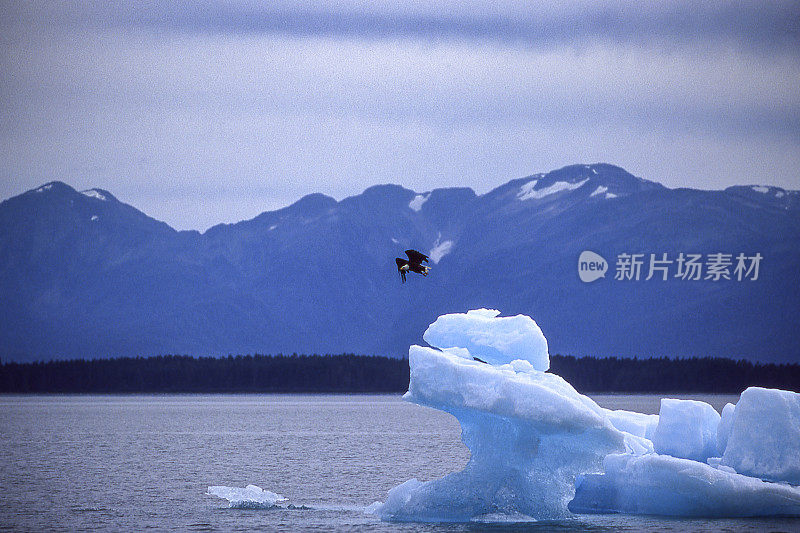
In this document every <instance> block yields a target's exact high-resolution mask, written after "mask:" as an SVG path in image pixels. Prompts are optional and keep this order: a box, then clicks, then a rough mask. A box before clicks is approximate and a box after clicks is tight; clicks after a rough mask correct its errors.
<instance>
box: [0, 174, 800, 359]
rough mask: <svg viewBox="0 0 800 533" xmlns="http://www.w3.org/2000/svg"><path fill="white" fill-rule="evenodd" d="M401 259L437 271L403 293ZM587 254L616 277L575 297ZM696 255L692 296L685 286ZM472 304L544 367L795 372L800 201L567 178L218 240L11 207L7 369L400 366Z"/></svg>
mask: <svg viewBox="0 0 800 533" xmlns="http://www.w3.org/2000/svg"><path fill="white" fill-rule="evenodd" d="M408 248H414V249H417V250H419V251H421V252H423V253H425V254H428V255H429V256H430V264H431V267H432V268H431V272H430V274H429V275H428V276H427V277H422V276H418V275H416V274H411V275H410V276H409V279H408V282H407V283H405V284H402V283H401V282H400V279H399V276H398V272H397V270H396V266H395V257H398V256H399V257H404V255H403V251H404V250H406V249H408ZM583 251H592V252H594V254H596V256H598V257H600V258H601V259H603V260H605V262H606V266H605V269H606V270H605V272H604V274H605V275H604V276H601V277H599V278H598V279H596V280H594V281H591V282H584V281H582V280H581V278H580V277H579V275H578V269H579V261H578V259H579V257H580V256H581V253H582V252H583ZM638 254H641V255H638ZM651 254H652V257H651ZM664 254H666V255H664ZM691 254H698V256H699V259H698V258H697V257H695V263H697V262H699V263H700V264H701V268H702V269H703V270H702V271H701V272H700V279H688V278H686V276H685V275H684V276H682V275H681V274H682V272H681V270H682V267H683V266H684V263H683V260H684V259H688V258H689V257H690V255H691ZM716 254H723V255H722V256H719V257H717V256H716ZM740 255H741V257H742V260H743V261H746V263H745V265H746V266H747V270H743V269H739V270H737V266H741V265H739V262H740V261H739V260H738V259H737V258H739V257H740ZM630 257H633V259H634V261H633V263H636V261H637V260H639V261H641V263H642V265H641V272H640V275H639V279H636V276H635V275H634V272H633V271H632V270H630V269H629V270H625V268H624V263H625V262H626V260H627V259H626V258H630ZM756 257H759V259H758V260H756V259H755V258H756ZM659 261H660V262H659ZM600 262H602V261H598V265H599V263H600ZM651 262H654V263H653V264H654V265H656V266H661V268H660V269H658V268H657V269H656V270H655V271H654V272H653V275H652V276H650V266H651ZM711 263H716V266H712V265H711ZM754 263H755V264H754ZM754 267H757V268H758V271H757V272H756V270H755V268H754ZM598 268H600V267H599V266H598ZM714 269H716V271H717V274H713V272H714ZM720 271H721V273H720ZM683 274H686V272H685V271H684V272H683ZM712 274H713V275H712ZM648 277H650V278H651V279H646V278H648ZM664 277H666V279H664ZM726 277H727V278H729V279H726ZM618 278H622V279H618ZM715 278H718V279H715ZM478 307H487V308H496V309H499V310H501V311H502V313H503V314H516V313H525V314H528V315H530V316H532V317H533V318H534V319H535V320H536V321H537V322H538V323H539V325H540V326H541V328H542V330H543V332H544V334H545V336H546V337H547V339H548V342H549V346H550V352H551V353H561V354H572V355H594V356H622V357H633V356H636V357H640V358H641V357H654V356H670V357H691V356H714V357H732V358H746V359H750V360H756V361H763V362H800V335H798V330H799V329H800V315H799V314H798V311H800V192H798V191H789V190H784V189H781V188H777V187H770V186H763V185H743V186H736V187H730V188H728V189H725V190H722V191H707V190H696V189H686V188H681V189H669V188H666V187H664V186H662V185H660V184H658V183H655V182H652V181H648V180H644V179H641V178H638V177H635V176H633V175H631V174H630V173H628V172H626V171H625V170H623V169H622V168H619V167H616V166H613V165H608V164H593V165H572V166H568V167H565V168H562V169H559V170H555V171H552V172H549V173H543V174H536V175H533V176H529V177H525V178H521V179H515V180H512V181H509V182H508V183H506V184H504V185H501V186H499V187H497V188H496V189H494V190H492V191H490V192H488V193H486V194H481V195H477V194H476V193H475V192H474V191H473V190H471V189H468V188H444V189H434V190H432V191H428V192H424V193H417V192H415V191H411V190H408V189H405V188H403V187H400V186H397V185H377V186H374V187H370V188H368V189H366V190H365V191H364V192H362V193H361V194H358V195H356V196H352V197H348V198H345V199H343V200H341V201H336V200H335V199H333V198H331V197H328V196H325V195H322V194H311V195H308V196H305V197H303V198H301V199H300V200H298V201H297V202H295V203H294V204H292V205H290V206H288V207H285V208H283V209H279V210H276V211H269V212H265V213H262V214H261V215H259V216H257V217H255V218H253V219H251V220H246V221H242V222H238V223H235V224H221V225H218V226H215V227H212V228H210V229H209V230H208V231H206V232H204V233H199V232H197V231H176V230H174V229H172V228H171V227H170V226H168V225H167V224H165V223H163V222H160V221H157V220H154V219H153V218H150V217H148V216H147V215H145V214H144V213H142V212H140V211H138V210H137V209H135V208H134V207H131V206H130V205H127V204H125V203H123V202H120V201H119V200H117V199H116V198H115V197H114V195H113V194H111V193H110V192H108V191H105V190H102V189H91V190H88V191H82V192H79V191H76V190H75V189H73V188H72V187H70V186H69V185H67V184H65V183H62V182H52V183H48V184H45V185H42V186H41V187H38V188H36V189H33V190H30V191H28V192H25V193H23V194H21V195H19V196H16V197H13V198H10V199H8V200H5V201H3V202H2V203H0V357H2V359H3V360H4V361H9V360H15V361H32V360H48V359H57V358H75V357H85V358H97V357H117V356H136V355H141V356H149V355H157V354H190V355H215V356H217V355H228V354H248V353H267V354H277V353H284V354H287V353H294V352H296V353H343V352H351V353H361V354H381V355H391V356H403V355H405V354H406V353H407V351H408V346H409V344H412V343H420V342H422V333H423V331H424V330H425V328H426V326H427V325H428V324H429V323H430V322H431V321H432V320H433V319H435V318H436V317H437V316H438V315H440V314H442V313H447V312H463V311H465V310H467V309H473V308H478Z"/></svg>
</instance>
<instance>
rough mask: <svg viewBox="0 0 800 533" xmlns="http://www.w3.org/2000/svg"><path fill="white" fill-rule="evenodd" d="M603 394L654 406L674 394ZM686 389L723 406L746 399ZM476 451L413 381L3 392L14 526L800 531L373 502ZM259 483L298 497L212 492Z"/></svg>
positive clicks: (793, 523)
mask: <svg viewBox="0 0 800 533" xmlns="http://www.w3.org/2000/svg"><path fill="white" fill-rule="evenodd" d="M593 397H594V398H595V400H597V401H598V402H599V403H600V404H601V405H604V406H606V407H610V408H615V409H630V410H635V411H640V412H646V413H655V412H658V403H659V398H660V396H649V395H644V396H641V395H595V396H593ZM680 397H684V398H688V397H691V398H696V399H701V400H704V401H707V402H709V403H711V404H712V405H714V407H715V408H717V409H718V410H720V409H721V408H722V406H723V405H724V404H725V403H726V402H728V401H733V402H735V401H736V399H737V397H736V396H718V395H695V396H680ZM468 458H469V452H468V450H467V449H466V447H465V446H464V445H463V444H462V443H461V441H460V439H459V425H458V422H457V421H456V420H455V418H453V417H451V416H450V415H448V414H445V413H442V412H439V411H435V410H432V409H428V408H423V407H419V406H416V405H412V404H408V403H406V402H403V401H402V400H401V399H400V396H399V395H380V396H374V395H208V396H204V395H134V396H0V530H2V531H83V530H112V531H144V530H148V529H151V530H180V531H245V530H247V531H252V530H266V531H330V530H340V531H487V530H490V531H524V530H532V531H571V530H581V531H620V530H628V531H642V530H648V531H800V520H798V519H786V518H778V519H774V518H771V519H735V520H728V519H724V520H723V519H713V520H712V519H701V520H687V519H674V518H659V517H641V516H627V515H578V516H576V517H575V518H572V519H569V520H562V521H547V522H535V523H513V524H485V523H480V524H474V523H473V524H415V523H412V524H408V523H406V524H398V523H386V522H381V521H380V520H379V519H377V518H376V517H375V516H373V515H369V514H365V513H364V507H365V506H367V505H369V504H371V503H373V502H374V501H376V500H380V501H383V500H384V499H385V496H386V492H387V491H388V490H389V489H391V488H392V487H394V486H395V485H398V484H400V483H402V482H404V481H406V480H408V479H409V478H412V477H416V478H417V479H420V480H423V481H424V480H429V479H434V478H438V477H441V476H444V475H446V474H447V473H449V472H453V471H456V470H459V469H461V468H462V467H463V466H464V465H465V464H466V462H467V460H468ZM249 484H254V485H258V486H260V487H261V488H263V489H266V490H270V491H273V492H277V493H279V494H282V495H283V496H285V497H287V498H288V499H289V502H288V504H291V505H288V504H285V505H284V506H283V507H280V508H272V509H261V510H243V509H229V508H228V507H227V505H228V502H227V501H225V500H221V499H218V498H216V497H213V496H209V495H207V494H206V490H207V488H208V486H209V485H227V486H232V487H244V486H246V485H249Z"/></svg>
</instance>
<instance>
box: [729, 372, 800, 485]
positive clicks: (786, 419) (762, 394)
mask: <svg viewBox="0 0 800 533" xmlns="http://www.w3.org/2000/svg"><path fill="white" fill-rule="evenodd" d="M722 464H724V465H727V466H730V467H733V468H734V469H735V470H736V471H737V472H739V473H741V474H747V475H749V476H755V477H760V478H762V479H771V480H775V481H788V482H789V483H793V484H800V394H798V393H796V392H789V391H783V390H778V389H763V388H761V387H749V388H748V389H747V390H745V391H744V392H743V393H742V395H741V397H740V398H739V402H738V403H737V404H736V410H735V412H734V416H733V423H732V425H731V430H730V436H729V437H728V443H727V446H726V447H725V453H724V454H723V456H722Z"/></svg>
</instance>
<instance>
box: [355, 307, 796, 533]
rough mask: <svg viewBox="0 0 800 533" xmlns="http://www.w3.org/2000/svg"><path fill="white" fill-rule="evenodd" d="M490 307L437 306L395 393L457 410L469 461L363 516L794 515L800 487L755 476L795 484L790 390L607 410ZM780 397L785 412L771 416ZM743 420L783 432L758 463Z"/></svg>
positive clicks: (536, 334) (534, 328) (396, 492)
mask: <svg viewBox="0 0 800 533" xmlns="http://www.w3.org/2000/svg"><path fill="white" fill-rule="evenodd" d="M499 315H500V313H499V311H497V310H490V309H476V310H472V311H469V312H467V313H453V314H446V315H442V316H440V317H439V318H438V319H437V320H436V321H435V322H433V323H432V324H431V325H430V326H429V327H428V329H427V330H426V331H425V333H424V335H423V338H424V339H425V341H426V342H427V343H428V344H429V345H430V346H427V347H426V346H416V345H413V346H411V347H410V348H409V366H410V369H411V379H410V382H409V389H408V392H407V393H406V394H405V396H404V399H406V400H408V401H411V402H414V403H417V404H419V405H423V406H427V407H432V408H434V409H439V410H442V411H446V412H448V413H451V414H452V415H453V416H455V417H456V418H457V419H458V421H459V423H460V424H461V439H462V441H463V442H464V444H466V446H467V447H468V448H469V450H470V460H469V462H468V463H467V466H466V467H465V468H464V469H463V470H462V471H460V472H454V473H452V474H449V475H447V476H445V477H443V478H441V479H436V480H431V481H424V482H423V481H419V480H417V479H410V480H408V481H406V482H405V483H402V484H401V485H398V486H397V487H395V488H393V489H391V490H390V491H389V493H388V495H387V498H386V501H385V502H376V503H375V504H373V505H371V506H370V507H369V508H368V511H369V512H372V513H375V514H377V515H378V516H379V517H380V518H381V519H384V520H390V521H425V522H444V521H447V522H452V521H484V522H485V521H495V520H497V519H498V517H504V516H505V517H511V518H512V519H513V520H519V519H521V518H523V519H529V520H543V519H559V518H564V517H569V516H572V514H573V513H597V512H603V513H607V512H624V513H644V514H662V515H672V516H765V515H790V516H795V515H796V516H800V488H798V487H795V486H792V485H790V484H788V483H782V484H781V483H775V482H772V481H769V480H764V479H761V478H762V477H763V478H765V479H767V478H770V479H774V480H783V481H789V482H792V481H793V480H794V479H796V478H795V476H796V475H797V473H798V472H800V470H798V468H797V467H798V461H800V438H797V437H796V436H797V431H800V417H798V416H797V414H798V413H799V412H800V411H798V410H797V405H798V404H797V403H793V402H795V399H796V398H797V397H798V396H800V395H797V394H796V393H785V394H784V393H783V391H777V392H774V391H773V392H769V393H762V392H758V391H756V392H755V393H748V391H750V390H752V389H748V391H745V393H744V394H742V398H741V399H740V401H739V403H738V404H737V405H736V406H735V407H734V406H733V405H732V404H731V406H730V407H727V406H726V409H725V410H724V412H723V416H722V417H720V415H719V414H717V412H716V411H715V410H714V409H713V408H712V407H711V406H710V405H708V404H705V403H703V402H695V401H691V400H672V399H664V400H662V403H661V410H660V412H659V414H658V415H646V414H642V413H634V412H630V411H624V410H614V411H612V410H609V409H604V408H602V407H600V406H599V405H598V404H597V403H596V402H594V401H593V400H592V399H591V398H589V397H587V396H585V395H582V394H580V393H578V392H577V391H576V390H575V389H574V388H573V387H572V386H571V385H570V384H569V383H568V382H567V381H565V380H564V379H563V378H561V377H560V376H557V375H555V374H553V373H548V372H546V370H548V368H549V355H548V346H547V340H546V339H545V337H544V335H543V334H542V331H541V329H540V328H539V326H538V325H537V324H536V322H534V321H533V320H532V319H531V318H530V317H527V316H524V315H517V316H514V317H501V316H499ZM760 390H763V391H766V389H760ZM789 395H794V396H789ZM776 402H781V405H782V406H783V411H780V412H779V414H777V415H776V416H783V417H784V418H783V419H782V420H776V419H775V417H771V416H768V414H769V412H771V406H772V405H773V404H775V403H776ZM759 408H762V412H760V414H759ZM763 410H766V412H767V414H765V413H764V412H763ZM752 417H760V418H761V421H760V424H761V425H759V426H756V427H757V428H758V431H777V432H779V433H773V435H774V438H770V439H767V440H766V445H769V446H772V447H773V449H772V452H773V453H772V454H767V455H766V459H765V460H764V461H761V462H757V461H754V460H753V454H754V453H755V451H756V450H758V449H759V448H758V446H759V445H761V444H762V443H763V442H762V443H759V442H757V439H756V438H755V437H756V434H751V433H749V432H748V431H747V428H748V427H751V421H750V419H751V418H752ZM783 436H786V437H785V438H783ZM792 454H793V455H792ZM790 455H791V457H789V456H790ZM720 456H721V457H720ZM704 461H707V462H704ZM747 467H752V468H750V470H748V468H747ZM756 471H757V472H758V475H756V474H755V472H756ZM748 472H753V475H744V474H747V473H748Z"/></svg>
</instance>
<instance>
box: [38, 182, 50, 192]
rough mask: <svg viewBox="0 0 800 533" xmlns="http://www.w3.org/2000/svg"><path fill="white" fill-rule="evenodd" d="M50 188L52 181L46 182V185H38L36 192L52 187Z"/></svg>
mask: <svg viewBox="0 0 800 533" xmlns="http://www.w3.org/2000/svg"><path fill="white" fill-rule="evenodd" d="M52 188H53V184H52V183H48V184H47V185H42V186H41V187H39V188H38V189H36V192H44V191H49V190H50V189H52Z"/></svg>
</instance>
